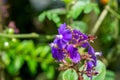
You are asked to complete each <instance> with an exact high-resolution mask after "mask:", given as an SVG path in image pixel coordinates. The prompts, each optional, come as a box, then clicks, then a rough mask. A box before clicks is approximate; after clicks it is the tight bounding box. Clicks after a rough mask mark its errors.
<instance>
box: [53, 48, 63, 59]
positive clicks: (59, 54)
mask: <svg viewBox="0 0 120 80" xmlns="http://www.w3.org/2000/svg"><path fill="white" fill-rule="evenodd" d="M52 56H53V58H55V59H57V60H58V61H60V60H63V59H64V53H63V51H62V50H59V49H57V48H54V47H53V48H52Z"/></svg>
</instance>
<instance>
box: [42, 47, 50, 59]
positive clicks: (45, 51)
mask: <svg viewBox="0 0 120 80" xmlns="http://www.w3.org/2000/svg"><path fill="white" fill-rule="evenodd" d="M49 51H50V47H49V46H44V47H43V48H42V49H41V53H40V57H42V58H43V57H45V56H46V55H47V53H48V52H49Z"/></svg>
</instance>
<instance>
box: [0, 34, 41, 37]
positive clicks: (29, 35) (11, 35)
mask: <svg viewBox="0 0 120 80" xmlns="http://www.w3.org/2000/svg"><path fill="white" fill-rule="evenodd" d="M0 37H7V38H38V37H39V35H38V34H36V33H30V34H3V33H0Z"/></svg>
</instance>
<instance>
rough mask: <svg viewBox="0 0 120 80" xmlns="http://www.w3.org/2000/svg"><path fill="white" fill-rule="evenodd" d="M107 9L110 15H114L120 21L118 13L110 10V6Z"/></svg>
mask: <svg viewBox="0 0 120 80" xmlns="http://www.w3.org/2000/svg"><path fill="white" fill-rule="evenodd" d="M106 8H107V10H108V11H109V12H110V13H112V14H113V15H114V16H116V17H117V18H118V19H120V15H119V14H118V13H117V12H116V11H114V10H113V9H112V8H110V6H107V7H106Z"/></svg>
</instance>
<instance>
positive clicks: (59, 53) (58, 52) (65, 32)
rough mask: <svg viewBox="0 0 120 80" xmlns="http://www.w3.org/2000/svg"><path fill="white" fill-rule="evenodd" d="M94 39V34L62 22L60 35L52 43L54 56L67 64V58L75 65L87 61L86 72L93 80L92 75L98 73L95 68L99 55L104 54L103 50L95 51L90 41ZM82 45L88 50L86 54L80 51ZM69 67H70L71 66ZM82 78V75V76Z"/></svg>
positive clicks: (59, 30)
mask: <svg viewBox="0 0 120 80" xmlns="http://www.w3.org/2000/svg"><path fill="white" fill-rule="evenodd" d="M94 39H95V38H94V36H88V35H86V34H84V33H82V32H80V31H79V30H76V29H71V28H70V27H68V26H67V25H66V24H65V23H64V24H61V25H60V28H59V29H58V35H56V38H55V40H54V41H53V43H51V44H50V46H51V51H52V56H53V58H55V59H56V60H58V62H63V64H65V65H66V64H67V60H66V58H68V59H69V60H70V63H73V64H74V63H75V65H77V63H81V62H85V64H84V65H85V73H84V74H86V75H87V76H88V77H89V78H90V79H91V80H92V76H93V75H96V74H97V73H98V72H96V71H95V69H94V67H96V66H97V55H99V56H101V54H102V53H101V52H95V50H94V48H93V47H92V46H91V45H90V43H89V42H93V40H94ZM80 47H82V48H85V50H87V51H86V52H85V54H82V53H79V48H80ZM68 63H69V62H68ZM67 65H68V64H67ZM70 66H71V65H70ZM67 67H68V68H69V66H67ZM72 67H74V65H72ZM80 78H82V77H81V76H80Z"/></svg>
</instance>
